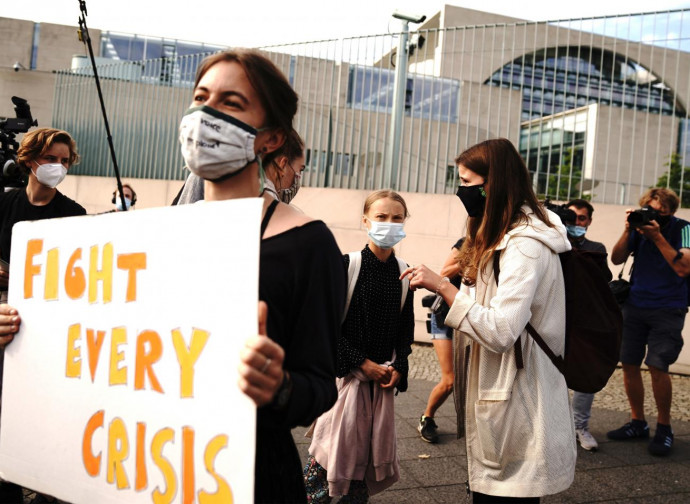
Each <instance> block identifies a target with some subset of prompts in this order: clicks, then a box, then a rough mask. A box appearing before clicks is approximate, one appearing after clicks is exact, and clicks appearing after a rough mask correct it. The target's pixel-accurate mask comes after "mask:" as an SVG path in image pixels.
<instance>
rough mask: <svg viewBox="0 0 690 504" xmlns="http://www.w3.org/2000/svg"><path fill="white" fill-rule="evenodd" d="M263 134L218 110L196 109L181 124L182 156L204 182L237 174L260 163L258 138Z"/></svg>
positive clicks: (187, 113) (203, 107) (191, 109)
mask: <svg viewBox="0 0 690 504" xmlns="http://www.w3.org/2000/svg"><path fill="white" fill-rule="evenodd" d="M259 131H262V130H257V129H255V128H253V127H251V126H250V125H248V124H245V123H243V122H242V121H240V120H239V119H236V118H234V117H232V116H230V115H227V114H224V113H222V112H219V111H218V110H216V109H214V108H211V107H207V106H205V105H204V106H201V107H192V108H190V109H189V110H187V112H185V114H184V115H183V116H182V120H181V121H180V128H179V133H180V137H179V138H180V146H181V150H182V157H183V158H184V161H185V163H186V165H187V168H189V169H190V170H191V171H192V172H193V173H194V174H195V175H197V176H199V177H201V178H203V179H206V180H218V179H220V178H222V177H230V176H232V175H236V174H237V173H239V172H240V171H242V169H244V168H246V167H247V165H249V164H250V163H253V162H254V161H256V159H257V156H256V154H255V153H254V139H255V138H256V134H257V133H258V132H259Z"/></svg>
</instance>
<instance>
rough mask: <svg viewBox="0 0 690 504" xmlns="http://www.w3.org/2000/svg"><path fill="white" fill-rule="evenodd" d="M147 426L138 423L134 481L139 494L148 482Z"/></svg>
mask: <svg viewBox="0 0 690 504" xmlns="http://www.w3.org/2000/svg"><path fill="white" fill-rule="evenodd" d="M145 443H146V424H145V423H144V422H137V454H136V476H135V480H134V490H136V491H137V492H138V491H140V490H143V489H145V488H146V487H147V486H148V484H149V482H148V475H147V473H146V457H145V452H146V445H145Z"/></svg>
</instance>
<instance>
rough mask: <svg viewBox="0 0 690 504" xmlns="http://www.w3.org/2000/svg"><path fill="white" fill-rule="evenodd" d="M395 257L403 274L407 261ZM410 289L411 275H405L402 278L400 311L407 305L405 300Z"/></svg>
mask: <svg viewBox="0 0 690 504" xmlns="http://www.w3.org/2000/svg"><path fill="white" fill-rule="evenodd" d="M395 258H396V259H397V260H398V268H399V269H400V274H401V275H402V272H403V271H405V270H406V269H407V263H406V262H405V261H403V260H402V259H400V258H399V257H398V256H395ZM409 290H410V279H409V277H405V278H403V279H402V299H401V300H400V311H402V309H403V306H405V300H406V299H407V291H409Z"/></svg>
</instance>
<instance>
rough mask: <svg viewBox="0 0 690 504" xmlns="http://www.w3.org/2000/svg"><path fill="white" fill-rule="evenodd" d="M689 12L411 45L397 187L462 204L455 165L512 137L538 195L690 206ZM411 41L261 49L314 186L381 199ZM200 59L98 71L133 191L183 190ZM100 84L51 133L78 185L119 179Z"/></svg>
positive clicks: (65, 106) (66, 103) (477, 31)
mask: <svg viewBox="0 0 690 504" xmlns="http://www.w3.org/2000/svg"><path fill="white" fill-rule="evenodd" d="M689 12H690V11H689V10H678V11H668V12H663V13H651V14H639V15H626V16H615V17H607V18H588V19H575V20H564V21H560V20H559V21H553V22H540V23H528V22H522V23H514V24H492V25H482V26H462V27H450V28H445V27H439V28H433V29H432V28H430V29H426V30H420V31H418V32H414V33H412V34H411V37H410V43H409V44H408V47H407V51H408V56H409V64H408V67H407V80H406V82H405V86H406V100H405V104H404V120H403V124H402V131H401V132H400V133H399V134H400V135H401V137H400V138H401V142H400V144H401V150H400V153H399V160H400V161H399V166H398V169H397V170H396V173H397V179H396V180H394V181H393V183H392V185H393V186H394V187H396V188H398V189H399V190H402V191H412V192H427V193H452V192H455V189H456V186H457V174H456V168H455V163H454V159H455V157H456V156H457V154H458V153H460V152H461V151H462V150H464V149H465V148H467V147H469V146H471V145H473V144H474V143H477V142H480V141H482V140H485V139H488V138H495V137H506V138H509V139H510V140H511V141H513V142H514V143H515V145H516V146H517V147H518V148H519V150H520V152H521V154H522V155H523V157H524V159H525V160H526V162H527V165H528V167H529V169H530V171H531V172H532V174H533V180H534V186H535V188H536V189H537V191H538V192H539V194H540V195H547V196H550V197H551V198H552V199H558V200H565V199H569V198H573V197H586V198H591V199H592V200H593V201H598V202H604V203H618V204H634V203H635V202H636V200H637V199H638V197H639V195H640V194H641V192H643V191H644V190H645V189H646V188H648V187H650V186H653V185H656V184H657V183H662V184H665V185H667V186H670V187H671V188H673V189H674V190H676V191H677V192H678V193H679V194H680V196H681V198H682V199H683V200H684V202H685V203H686V204H685V205H684V206H690V179H688V180H687V181H686V178H688V177H686V174H685V168H684V167H685V166H686V165H690V145H689V143H688V140H689V138H690V132H689V131H688V130H689V128H688V124H690V122H689V121H688V101H689V99H690V19H689V18H690V16H689V15H688V13H689ZM398 37H399V35H398V34H392V35H390V34H389V35H373V36H368V37H358V38H350V39H341V40H326V41H318V42H309V43H303V44H291V45H283V46H274V47H265V48H262V50H263V51H265V53H266V54H267V55H268V56H269V57H270V58H271V59H272V60H273V61H274V62H275V63H276V64H277V65H278V66H279V67H280V68H281V70H282V71H283V72H284V73H285V75H286V76H287V77H288V79H289V80H290V83H291V84H292V85H293V86H294V88H295V89H296V91H297V92H298V94H299V95H300V108H299V112H298V116H297V118H296V122H295V126H296V128H297V130H298V131H299V132H300V134H301V135H302V136H303V137H304V139H305V142H306V164H307V171H306V172H305V176H304V178H303V180H304V182H305V184H306V185H310V186H318V187H336V188H357V189H375V188H380V187H382V186H383V184H384V181H385V180H386V177H385V175H386V174H385V173H384V167H385V161H386V159H385V156H386V144H387V143H388V141H389V134H390V128H391V112H392V106H393V87H394V80H395V68H394V62H395V54H396V51H397V50H398V47H397V46H398ZM202 57H203V55H186V56H179V55H175V54H173V55H171V56H169V57H166V58H160V59H154V60H151V59H149V60H141V61H137V62H132V61H127V62H116V61H114V62H113V64H112V65H109V66H105V67H103V68H101V67H99V75H101V76H102V79H103V82H102V85H103V89H104V93H105V96H106V107H107V109H108V112H109V117H110V121H111V130H112V131H113V138H114V142H115V146H116V151H117V152H118V156H119V157H118V163H119V165H120V168H121V170H122V173H123V175H125V176H129V177H141V178H166V179H181V178H183V177H184V175H185V173H184V170H183V169H182V166H183V161H182V159H181V156H180V154H179V146H178V143H177V126H178V123H179V119H180V117H181V114H182V113H183V111H184V110H185V109H186V108H187V107H188V106H189V103H190V100H191V86H192V83H193V80H194V72H195V70H196V67H197V65H198V63H199V61H200V60H201V58H202ZM89 72H90V70H89V69H79V70H69V71H63V72H60V73H59V76H58V79H57V84H56V106H55V117H54V118H53V123H54V124H56V125H57V126H59V127H62V128H64V129H67V130H68V131H70V132H71V133H73V134H74V135H75V137H76V138H77V141H78V144H79V146H80V150H81V152H82V154H83V159H84V161H83V163H82V165H81V166H79V167H75V170H74V172H75V173H83V174H90V175H104V176H105V175H108V174H110V173H111V169H110V165H111V163H110V160H109V156H108V151H107V145H106V141H105V136H104V133H103V127H102V119H101V118H100V108H99V107H98V105H97V102H96V100H97V98H96V93H95V86H94V84H93V79H92V77H91V76H90V75H89ZM669 170H670V173H669Z"/></svg>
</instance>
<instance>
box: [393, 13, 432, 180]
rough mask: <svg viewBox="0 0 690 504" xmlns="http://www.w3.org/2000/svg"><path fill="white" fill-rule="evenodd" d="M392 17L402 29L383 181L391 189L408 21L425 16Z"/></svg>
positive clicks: (418, 20) (395, 166)
mask: <svg viewBox="0 0 690 504" xmlns="http://www.w3.org/2000/svg"><path fill="white" fill-rule="evenodd" d="M393 17H394V18H396V19H400V20H401V21H402V31H401V33H400V38H399V39H398V52H397V54H396V57H395V81H394V83H393V112H392V114H391V128H390V133H389V136H388V143H387V144H386V157H385V159H386V162H385V164H384V170H385V171H384V173H385V177H384V182H385V183H386V185H387V186H388V187H390V188H391V189H398V165H399V164H400V137H401V135H402V120H403V116H404V114H405V91H406V90H407V43H408V40H409V37H410V27H409V23H422V22H424V20H425V19H426V16H415V15H411V14H404V13H402V12H399V11H395V12H393Z"/></svg>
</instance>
